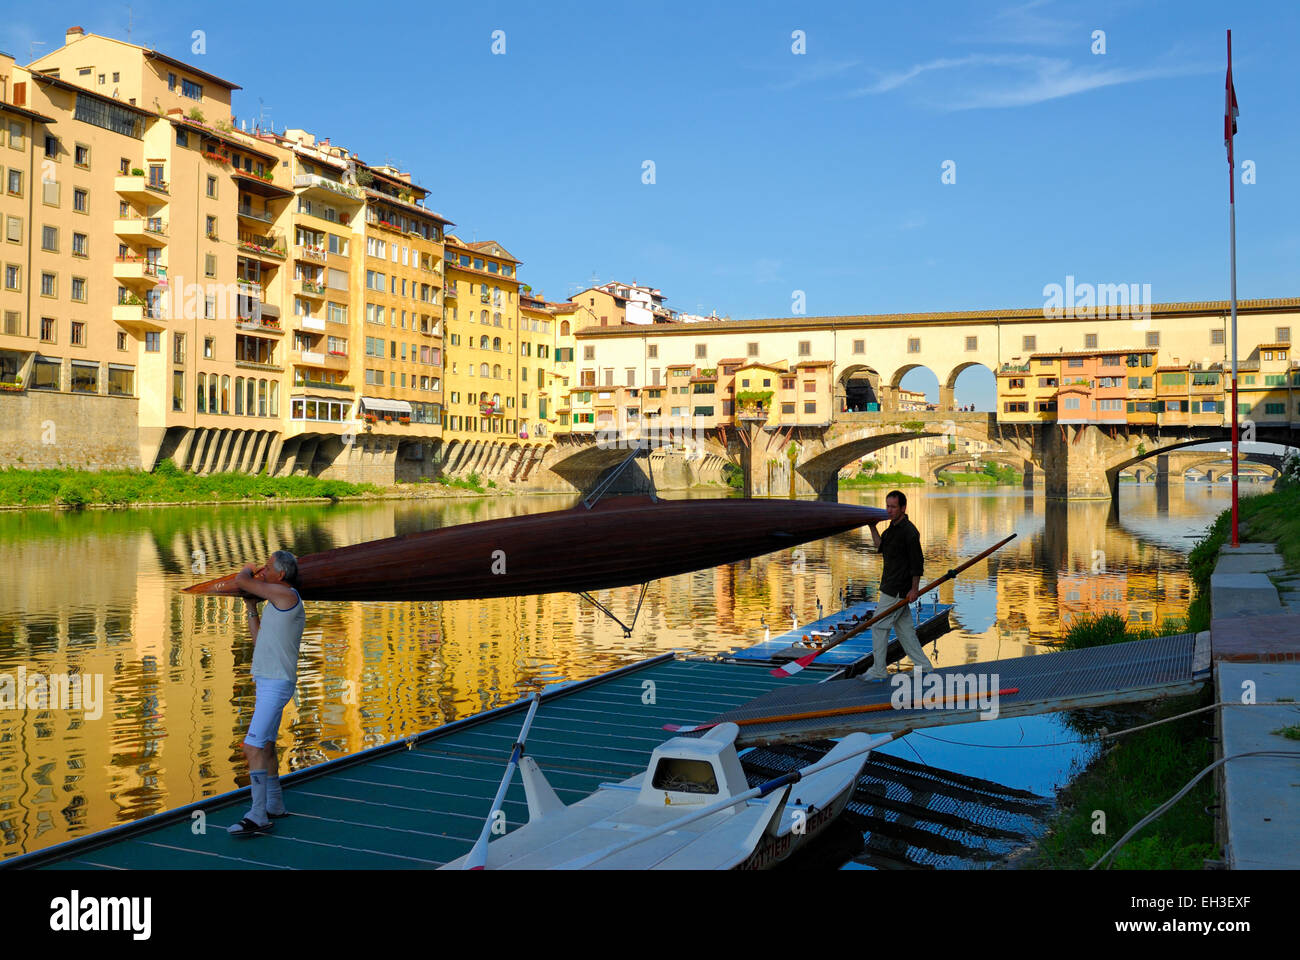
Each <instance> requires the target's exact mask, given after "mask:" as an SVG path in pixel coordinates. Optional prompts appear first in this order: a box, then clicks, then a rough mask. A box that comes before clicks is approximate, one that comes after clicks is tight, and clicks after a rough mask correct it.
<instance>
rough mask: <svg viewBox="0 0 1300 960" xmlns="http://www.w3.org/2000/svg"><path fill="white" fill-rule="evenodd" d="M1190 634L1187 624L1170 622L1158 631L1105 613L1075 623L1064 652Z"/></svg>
mask: <svg viewBox="0 0 1300 960" xmlns="http://www.w3.org/2000/svg"><path fill="white" fill-rule="evenodd" d="M1186 632H1188V631H1187V622H1186V621H1185V620H1176V619H1173V618H1167V619H1166V620H1165V621H1164V622H1163V623H1161V624H1160V626H1158V627H1156V626H1150V627H1130V626H1129V625H1128V623H1127V622H1126V621H1125V620H1124V618H1123V617H1121V616H1120V615H1119V614H1118V613H1103V614H1101V615H1100V616H1095V617H1094V616H1085V617H1080V618H1079V619H1077V620H1075V621H1074V623H1073V624H1071V626H1070V630H1069V632H1068V633H1066V635H1065V639H1064V640H1063V641H1062V642H1061V647H1060V648H1061V649H1062V650H1082V649H1083V648H1084V647H1099V646H1103V645H1105V644H1108V643H1126V642H1127V641H1129V640H1150V639H1151V638H1152V637H1168V636H1172V635H1173V634H1176V633H1186Z"/></svg>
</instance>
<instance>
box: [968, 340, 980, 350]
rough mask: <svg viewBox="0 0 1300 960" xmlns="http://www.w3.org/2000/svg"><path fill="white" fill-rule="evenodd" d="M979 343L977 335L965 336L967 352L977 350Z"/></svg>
mask: <svg viewBox="0 0 1300 960" xmlns="http://www.w3.org/2000/svg"><path fill="white" fill-rule="evenodd" d="M979 344H980V341H979V337H967V338H966V350H967V352H972V351H975V350H978V349H979Z"/></svg>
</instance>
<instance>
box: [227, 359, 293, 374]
mask: <svg viewBox="0 0 1300 960" xmlns="http://www.w3.org/2000/svg"><path fill="white" fill-rule="evenodd" d="M235 366H237V367H244V368H245V369H248V370H270V371H272V372H274V373H283V372H284V367H282V366H280V365H279V364H275V363H259V362H257V361H256V360H236V361H235Z"/></svg>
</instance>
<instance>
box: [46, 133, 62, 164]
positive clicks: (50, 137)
mask: <svg viewBox="0 0 1300 960" xmlns="http://www.w3.org/2000/svg"><path fill="white" fill-rule="evenodd" d="M45 156H46V157H47V158H48V159H50V160H57V159H59V138H58V137H56V136H54V134H52V133H47V134H46V135H45Z"/></svg>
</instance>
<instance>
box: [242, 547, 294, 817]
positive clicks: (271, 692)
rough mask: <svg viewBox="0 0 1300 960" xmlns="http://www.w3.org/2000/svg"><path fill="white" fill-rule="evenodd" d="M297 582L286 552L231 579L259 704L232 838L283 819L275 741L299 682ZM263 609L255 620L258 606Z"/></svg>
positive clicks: (247, 745)
mask: <svg viewBox="0 0 1300 960" xmlns="http://www.w3.org/2000/svg"><path fill="white" fill-rule="evenodd" d="M297 582H298V561H297V558H296V557H295V556H294V555H293V554H292V553H290V552H289V551H288V550H277V551H275V553H273V554H271V556H270V557H269V558H268V559H267V561H266V564H265V565H264V566H263V567H262V568H261V569H259V570H255V569H253V565H252V564H249V565H247V566H245V567H244V569H243V570H241V571H239V574H238V575H237V576H236V577H235V585H236V586H237V587H239V589H240V590H242V591H243V592H244V593H245V594H252V596H251V597H250V596H245V598H244V604H245V606H246V607H247V609H248V632H249V633H250V634H252V636H253V667H252V674H253V683H254V684H256V686H257V701H256V703H255V705H254V707H253V719H252V722H250V723H249V725H248V735H247V736H245V737H244V759H245V760H247V761H248V775H249V780H250V783H251V786H252V794H253V805H252V807H251V808H250V809H249V811H248V813H247V814H246V815H245V816H244V818H243V819H242V820H240V821H239V822H238V823H236V824H233V825H232V826H230V827H228V828H227V829H228V830H229V832H230V834H231V835H232V836H236V837H253V836H257V835H258V834H262V833H269V832H270V830H271V827H272V823H271V821H272V819H275V818H279V817H283V816H286V815H287V814H286V811H285V809H284V794H283V793H282V792H281V790H280V769H279V756H278V754H277V753H276V749H275V738H276V736H277V735H278V733H279V730H280V718H281V716H282V715H283V713H284V708H285V705H286V704H288V702H289V700H290V699H291V698H292V697H293V692H294V688H295V686H296V685H297V680H298V647H299V645H300V644H301V643H302V630H303V626H304V625H305V624H306V619H307V617H306V613H305V611H304V610H303V605H302V598H301V597H299V596H298V591H297V589H296V588H294V587H292V586H290V584H293V583H297ZM259 600H265V601H266V602H267V603H266V609H265V610H264V611H263V612H262V616H261V617H259V616H258V612H257V604H258V602H259Z"/></svg>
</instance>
